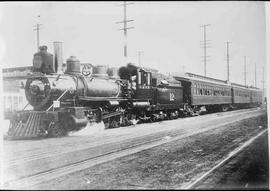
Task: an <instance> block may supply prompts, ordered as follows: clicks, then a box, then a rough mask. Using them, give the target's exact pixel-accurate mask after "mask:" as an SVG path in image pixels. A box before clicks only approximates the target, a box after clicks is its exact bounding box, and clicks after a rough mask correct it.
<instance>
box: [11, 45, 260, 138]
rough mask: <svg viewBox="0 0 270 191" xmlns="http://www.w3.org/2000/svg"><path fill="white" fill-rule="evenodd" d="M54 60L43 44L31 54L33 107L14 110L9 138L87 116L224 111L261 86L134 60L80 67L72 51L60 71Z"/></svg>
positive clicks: (44, 132) (123, 121)
mask: <svg viewBox="0 0 270 191" xmlns="http://www.w3.org/2000/svg"><path fill="white" fill-rule="evenodd" d="M57 65H58V63H57V60H54V56H53V55H52V54H50V53H48V52H47V47H46V46H41V47H40V51H39V52H38V53H36V54H34V59H33V75H31V76H29V77H28V79H27V81H26V83H25V84H23V87H24V89H25V95H26V98H27V100H28V102H29V104H31V105H32V106H33V108H34V109H33V110H31V111H29V110H28V111H19V112H16V113H15V114H14V115H13V117H12V119H11V122H10V128H9V131H8V135H9V136H10V138H13V139H17V138H19V139H26V138H38V137H50V136H63V135H66V134H67V133H68V132H70V131H76V130H80V129H82V128H83V127H85V126H86V124H87V123H88V122H101V121H103V122H104V124H105V128H115V127H118V126H126V125H130V124H131V120H132V119H139V120H142V121H157V120H163V119H175V118H178V117H179V116H182V115H197V114H198V113H199V112H200V110H201V109H202V108H203V107H205V109H206V110H212V109H221V110H222V111H226V110H228V109H229V108H233V107H242V106H251V105H260V104H261V103H262V92H261V91H260V90H259V89H256V88H247V87H244V86H241V85H238V84H228V83H226V82H225V81H222V80H217V79H212V78H207V77H202V76H199V75H195V74H190V73H188V74H189V76H174V77H170V78H168V77H165V76H164V75H162V74H159V73H157V72H152V71H149V70H147V69H143V68H141V67H137V66H135V65H133V64H127V66H123V67H120V68H119V69H116V68H107V67H106V66H95V67H94V66H92V65H84V67H83V68H82V69H81V64H80V62H79V60H77V59H76V58H75V57H70V58H69V59H67V69H66V71H65V72H64V73H59V72H58V70H57V69H58V67H60V65H59V66H57ZM200 78H201V79H200ZM90 128H91V127H90Z"/></svg>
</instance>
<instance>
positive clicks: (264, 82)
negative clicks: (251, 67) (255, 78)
mask: <svg viewBox="0 0 270 191" xmlns="http://www.w3.org/2000/svg"><path fill="white" fill-rule="evenodd" d="M264 83H265V82H264V66H263V70H262V84H263V103H264Z"/></svg>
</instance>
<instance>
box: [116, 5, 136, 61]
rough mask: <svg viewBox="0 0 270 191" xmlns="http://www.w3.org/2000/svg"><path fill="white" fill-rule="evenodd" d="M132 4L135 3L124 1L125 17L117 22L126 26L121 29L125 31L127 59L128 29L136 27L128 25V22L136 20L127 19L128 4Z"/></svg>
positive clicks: (125, 53)
mask: <svg viewBox="0 0 270 191" xmlns="http://www.w3.org/2000/svg"><path fill="white" fill-rule="evenodd" d="M131 4H134V3H127V2H126V1H124V4H122V5H121V6H124V19H123V21H120V22H116V23H117V24H119V23H123V24H124V27H123V28H121V29H119V30H123V31H124V57H125V59H126V58H127V30H128V29H133V28H134V27H127V23H128V22H131V21H134V20H127V5H131Z"/></svg>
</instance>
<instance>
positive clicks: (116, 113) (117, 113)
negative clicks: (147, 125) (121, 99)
mask: <svg viewBox="0 0 270 191" xmlns="http://www.w3.org/2000/svg"><path fill="white" fill-rule="evenodd" d="M122 114H123V112H122V111H116V112H113V113H108V114H106V115H102V116H101V120H103V119H108V118H110V117H115V116H118V115H122Z"/></svg>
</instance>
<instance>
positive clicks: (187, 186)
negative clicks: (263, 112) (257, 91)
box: [180, 129, 268, 190]
mask: <svg viewBox="0 0 270 191" xmlns="http://www.w3.org/2000/svg"><path fill="white" fill-rule="evenodd" d="M267 131H268V129H265V130H263V131H262V132H260V133H258V134H257V135H256V136H254V137H252V138H250V139H249V140H248V141H246V142H245V143H244V144H242V145H241V146H240V147H238V148H236V149H234V150H233V151H232V152H231V153H229V155H228V156H227V157H226V158H224V159H223V160H222V161H220V162H219V163H218V164H216V165H215V166H214V167H212V168H211V169H210V170H208V171H207V172H205V173H203V174H202V175H200V176H199V177H198V178H196V179H195V180H194V181H192V182H190V183H188V184H185V185H184V186H182V187H181V188H180V189H185V190H189V189H195V188H196V186H198V185H199V184H200V183H202V182H203V181H204V180H205V179H207V178H208V177H210V176H211V175H212V174H213V173H214V172H215V171H216V170H218V169H219V168H221V167H223V166H224V165H226V164H227V163H228V162H230V161H231V160H232V159H234V158H235V157H236V156H237V155H238V154H240V153H241V152H242V151H244V150H245V149H247V148H248V146H249V145H250V144H251V143H253V142H254V141H255V140H256V139H258V138H259V137H261V136H262V135H263V134H265V133H266V132H267Z"/></svg>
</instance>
